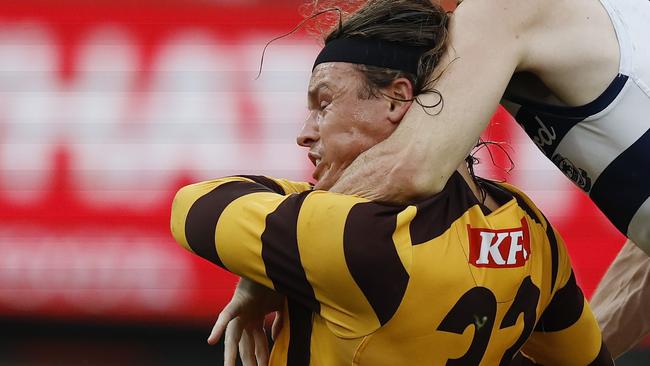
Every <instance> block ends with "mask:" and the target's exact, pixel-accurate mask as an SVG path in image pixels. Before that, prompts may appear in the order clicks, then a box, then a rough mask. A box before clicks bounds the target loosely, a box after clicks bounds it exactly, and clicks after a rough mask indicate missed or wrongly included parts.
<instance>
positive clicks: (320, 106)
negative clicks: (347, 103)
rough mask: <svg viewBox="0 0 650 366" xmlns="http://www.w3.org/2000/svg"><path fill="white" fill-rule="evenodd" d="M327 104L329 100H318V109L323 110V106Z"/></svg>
mask: <svg viewBox="0 0 650 366" xmlns="http://www.w3.org/2000/svg"><path fill="white" fill-rule="evenodd" d="M328 105H330V102H328V101H325V100H324V101H322V102H320V105H319V106H318V110H320V111H323V110H325V108H327V106H328Z"/></svg>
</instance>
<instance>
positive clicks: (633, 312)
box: [591, 240, 650, 358]
mask: <svg viewBox="0 0 650 366" xmlns="http://www.w3.org/2000/svg"><path fill="white" fill-rule="evenodd" d="M591 307H592V308H593V310H594V314H595V315H596V319H598V323H599V324H600V326H601V328H602V330H603V339H604V340H605V344H607V347H608V348H609V350H610V352H611V353H612V356H614V358H616V357H618V356H620V355H621V354H623V353H624V352H625V351H627V350H629V349H630V348H632V347H633V346H635V345H636V344H637V343H639V341H640V340H641V339H643V337H644V336H647V335H648V334H649V333H650V313H649V312H648V309H650V257H648V255H647V254H645V253H644V252H643V251H642V250H641V249H639V248H638V247H637V246H636V245H635V244H634V243H633V242H631V241H629V240H628V241H627V242H626V243H625V245H624V246H623V248H622V249H621V251H620V252H619V254H618V256H617V257H616V258H615V259H614V262H612V264H611V266H610V267H609V269H608V270H607V272H605V275H604V276H603V279H602V280H601V282H600V284H599V285H598V288H597V289H596V291H595V292H594V295H593V296H592V298H591Z"/></svg>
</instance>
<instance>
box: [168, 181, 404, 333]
mask: <svg viewBox="0 0 650 366" xmlns="http://www.w3.org/2000/svg"><path fill="white" fill-rule="evenodd" d="M302 188H307V186H305V185H301V184H295V183H291V182H288V181H282V180H274V179H271V178H266V177H264V178H260V177H255V178H252V177H230V178H225V179H217V180H212V181H207V182H201V183H197V184H192V185H189V186H187V187H184V188H182V189H181V190H180V191H179V192H178V193H177V194H176V197H175V199H174V202H173V207H172V218H171V230H172V233H173V236H174V238H175V239H176V241H177V242H178V243H179V244H180V245H181V246H183V247H184V248H186V249H187V250H189V251H191V252H193V253H195V254H197V255H199V256H201V257H203V258H205V259H207V260H209V261H210V262H212V263H214V264H217V265H218V266H220V267H222V268H224V269H226V270H228V271H230V272H232V273H235V274H237V275H239V276H243V277H247V278H249V279H251V280H253V281H255V282H257V283H260V284H262V285H264V286H266V287H269V288H271V289H274V290H276V291H278V292H280V293H282V294H284V295H286V296H287V297H288V298H289V299H291V300H293V301H295V302H297V303H299V304H300V305H302V306H305V307H307V308H308V309H310V310H311V311H314V312H316V313H319V314H320V315H321V316H322V317H323V318H324V319H325V320H326V321H327V322H328V326H329V327H330V329H331V330H332V331H333V332H334V333H335V334H337V335H339V336H342V337H358V336H362V335H365V334H368V333H370V332H372V331H374V330H376V329H377V328H379V327H380V326H381V325H382V324H383V323H385V322H386V321H387V320H388V319H390V317H391V316H392V314H393V313H394V312H395V311H396V309H397V307H398V306H399V303H400V301H401V299H402V296H403V294H404V292H405V290H406V285H407V283H408V273H407V269H406V268H405V266H404V264H403V263H405V262H407V261H406V260H403V258H405V257H406V256H408V253H409V250H410V244H408V243H402V244H403V245H397V244H396V243H400V241H399V240H397V241H395V240H393V234H394V233H395V231H396V229H397V228H396V226H397V225H400V223H401V222H404V223H403V225H404V226H407V224H406V222H405V221H404V220H398V218H397V217H398V215H399V214H400V213H401V212H402V210H403V209H404V208H403V207H395V206H385V205H380V204H376V203H373V202H370V201H368V200H366V199H363V198H360V197H355V196H347V195H341V194H336V193H330V192H325V191H312V190H306V189H302ZM301 189H302V190H301ZM402 216H403V215H402ZM378 268H381V271H377V269H378ZM378 272H379V273H378Z"/></svg>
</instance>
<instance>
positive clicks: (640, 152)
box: [589, 130, 650, 234]
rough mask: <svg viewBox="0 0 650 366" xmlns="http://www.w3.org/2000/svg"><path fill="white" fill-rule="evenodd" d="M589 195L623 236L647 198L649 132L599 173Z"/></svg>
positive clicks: (649, 185) (649, 181) (649, 183)
mask: <svg viewBox="0 0 650 366" xmlns="http://www.w3.org/2000/svg"><path fill="white" fill-rule="evenodd" d="M589 196H590V197H591V199H592V200H593V201H594V202H595V203H596V205H597V206H598V207H599V208H600V209H601V210H602V211H603V213H604V214H605V216H607V217H608V218H609V219H610V220H611V221H612V223H613V224H614V226H616V228H617V229H618V230H619V231H620V232H622V233H623V234H627V227H628V225H629V224H630V220H632V217H634V214H635V213H636V212H637V211H638V210H639V207H641V205H642V204H643V202H645V201H646V199H648V197H649V196H650V130H648V131H646V132H645V133H644V134H643V135H642V136H641V137H640V138H639V139H638V140H636V142H635V143H633V144H632V145H631V146H630V147H628V148H627V149H626V150H625V151H623V152H622V153H621V154H620V155H619V156H618V157H617V158H616V159H614V161H612V162H611V163H610V164H609V165H608V166H607V168H605V170H603V172H602V173H601V174H600V176H599V177H598V179H597V180H596V182H595V183H594V187H593V188H592V189H591V192H590V193H589Z"/></svg>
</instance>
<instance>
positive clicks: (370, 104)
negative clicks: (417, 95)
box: [208, 62, 498, 366]
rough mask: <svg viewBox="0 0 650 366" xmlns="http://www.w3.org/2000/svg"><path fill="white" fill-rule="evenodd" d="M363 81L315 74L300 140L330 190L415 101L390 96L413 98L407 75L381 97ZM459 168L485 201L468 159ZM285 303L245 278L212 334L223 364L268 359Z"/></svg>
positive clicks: (341, 67)
mask: <svg viewBox="0 0 650 366" xmlns="http://www.w3.org/2000/svg"><path fill="white" fill-rule="evenodd" d="M362 83H363V79H362V74H361V73H360V72H359V71H358V70H357V69H356V68H355V66H354V65H352V64H349V63H343V62H332V63H323V64H320V65H318V66H317V67H316V68H315V69H314V71H313V72H312V77H311V80H310V83H309V92H308V106H309V110H310V115H309V117H308V118H307V120H306V121H305V123H304V126H303V128H302V130H301V131H300V134H299V135H298V137H297V139H296V141H297V143H298V145H300V146H302V147H305V148H308V149H309V152H308V156H309V158H310V160H311V161H312V163H314V173H313V177H314V179H316V180H317V181H318V183H317V184H316V186H315V189H322V190H329V189H331V187H333V186H334V185H335V184H336V182H337V180H338V179H340V177H341V176H342V175H343V174H344V172H345V171H346V169H347V168H348V167H349V166H350V164H352V162H353V161H355V159H356V158H357V157H358V156H359V155H360V154H362V153H363V152H364V151H367V150H368V149H371V148H372V147H373V146H375V145H377V144H378V143H380V142H381V141H384V140H386V139H387V138H388V137H389V136H391V134H393V133H394V131H395V130H396V129H397V127H398V126H399V124H400V123H401V121H402V120H403V118H404V116H405V115H406V113H407V112H408V110H409V109H410V107H411V104H412V103H411V102H401V101H398V100H395V99H391V98H389V97H393V98H397V99H400V100H408V99H410V98H412V97H413V88H412V85H411V83H410V81H408V80H407V79H405V78H399V79H396V80H394V81H393V83H392V84H391V85H390V86H388V87H386V88H383V89H382V90H381V91H380V92H381V96H380V97H377V98H374V97H370V98H360V93H359V91H360V90H361V86H362V85H363V84H362ZM456 169H457V171H458V172H459V173H460V174H461V175H462V176H463V178H464V179H465V181H466V182H467V183H468V185H469V186H470V188H471V189H472V191H473V192H474V194H475V195H476V196H477V197H478V198H479V199H481V198H480V197H481V196H480V195H479V193H478V188H477V187H476V185H475V183H474V181H473V180H472V179H471V177H470V175H469V172H468V170H467V166H466V165H465V163H464V162H462V163H460V164H459V165H458V166H457V167H456ZM343 193H345V192H343ZM485 205H486V206H488V207H489V208H490V209H492V210H495V209H497V208H498V205H497V204H496V202H495V201H494V200H493V199H492V198H491V197H489V196H488V197H487V199H486V200H485ZM283 302H284V297H283V296H282V295H279V294H277V293H276V292H274V291H272V290H270V289H268V288H265V287H263V286H261V285H258V284H256V283H254V282H252V281H250V280H248V279H246V278H242V279H241V281H240V282H239V284H238V286H237V289H236V291H235V294H234V295H233V298H232V299H231V301H230V303H229V304H228V305H227V306H226V307H225V308H224V310H222V312H221V313H220V314H219V317H218V319H217V321H216V323H215V325H214V327H213V328H212V331H211V333H210V336H209V337H208V343H209V344H216V343H217V342H218V341H219V339H221V337H222V336H224V341H225V350H224V359H225V362H224V366H234V365H235V362H236V358H237V352H238V351H239V354H240V358H241V360H242V363H243V365H245V366H249V365H266V364H267V363H268V360H269V349H268V344H267V342H266V335H265V333H264V329H263V326H264V318H265V315H266V314H268V313H271V312H276V311H279V310H281V307H282V304H283ZM279 324H281V321H279V320H278V318H277V317H276V321H275V322H274V331H273V333H274V334H275V333H277V332H278V331H279Z"/></svg>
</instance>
